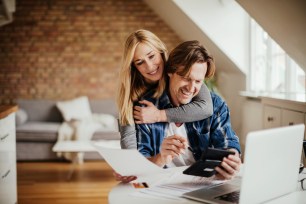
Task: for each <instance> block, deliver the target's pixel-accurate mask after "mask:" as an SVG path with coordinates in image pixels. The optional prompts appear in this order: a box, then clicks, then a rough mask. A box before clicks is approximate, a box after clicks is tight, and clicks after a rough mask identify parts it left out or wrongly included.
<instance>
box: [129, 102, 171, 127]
mask: <svg viewBox="0 0 306 204" xmlns="http://www.w3.org/2000/svg"><path fill="white" fill-rule="evenodd" d="M139 103H141V104H144V105H145V107H140V106H135V107H134V111H133V114H134V120H135V123H136V124H142V123H156V122H165V121H167V116H166V112H165V111H164V110H159V109H157V108H156V107H155V106H154V104H153V103H151V102H150V101H147V100H143V101H139Z"/></svg>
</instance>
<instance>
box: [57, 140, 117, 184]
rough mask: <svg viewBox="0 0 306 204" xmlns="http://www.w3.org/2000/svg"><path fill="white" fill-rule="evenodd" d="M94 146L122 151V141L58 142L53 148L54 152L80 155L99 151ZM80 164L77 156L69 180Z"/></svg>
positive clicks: (74, 158)
mask: <svg viewBox="0 0 306 204" xmlns="http://www.w3.org/2000/svg"><path fill="white" fill-rule="evenodd" d="M94 145H98V146H103V147H106V148H118V149H120V140H97V141H84V140H76V141H59V142H56V143H55V145H54V146H53V148H52V151H53V152H69V153H79V152H83V153H84V152H96V151H97V149H96V148H95V147H94ZM77 163H78V158H77V156H76V155H75V156H74V157H73V158H72V166H71V168H70V171H69V173H68V176H67V180H70V179H71V176H72V174H73V172H74V169H75V167H76V165H77Z"/></svg>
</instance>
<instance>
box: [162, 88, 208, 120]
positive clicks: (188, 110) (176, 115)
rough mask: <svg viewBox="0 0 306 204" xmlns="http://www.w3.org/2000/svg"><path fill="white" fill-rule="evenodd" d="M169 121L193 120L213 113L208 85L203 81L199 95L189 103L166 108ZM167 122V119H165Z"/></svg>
mask: <svg viewBox="0 0 306 204" xmlns="http://www.w3.org/2000/svg"><path fill="white" fill-rule="evenodd" d="M165 111H166V115H167V118H168V120H167V121H168V122H174V123H176V122H192V121H198V120H203V119H205V118H208V117H210V116H211V115H212V114H213V103H212V100H211V96H210V92H209V90H208V88H207V86H206V85H205V84H204V83H203V85H202V87H201V89H200V91H199V93H198V95H196V96H195V97H194V98H193V99H192V101H191V102H190V103H188V104H185V105H182V106H179V107H176V108H169V109H165ZM163 122H165V121H163Z"/></svg>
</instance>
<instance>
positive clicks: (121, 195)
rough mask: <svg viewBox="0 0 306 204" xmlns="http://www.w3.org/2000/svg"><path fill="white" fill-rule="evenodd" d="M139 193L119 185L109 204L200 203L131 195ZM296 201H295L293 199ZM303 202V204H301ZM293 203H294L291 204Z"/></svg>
mask: <svg viewBox="0 0 306 204" xmlns="http://www.w3.org/2000/svg"><path fill="white" fill-rule="evenodd" d="M303 173H304V174H300V176H299V179H302V178H305V177H306V168H304V171H303ZM297 188H298V189H297V191H298V195H294V196H297V198H296V200H298V201H296V202H295V203H298V204H300V203H303V204H304V203H305V201H306V191H301V187H300V183H298V187H297ZM135 192H137V189H135V188H134V187H133V186H132V185H131V184H129V183H127V184H124V183H119V184H118V185H117V186H115V187H114V188H112V190H111V191H110V193H109V195H108V202H109V204H121V203H126V204H129V203H132V204H143V203H145V204H156V203H158V204H178V203H180V204H181V203H182V204H186V203H190V204H199V202H196V201H193V200H189V199H183V200H182V201H177V200H173V201H171V200H162V199H158V198H156V199H155V198H146V197H136V196H133V195H131V194H132V193H135ZM288 200H289V201H292V198H290V196H289V197H283V198H280V199H276V200H273V201H271V202H270V203H269V204H288ZM293 200H294V199H293ZM301 201H302V202H301ZM289 203H292V202H289Z"/></svg>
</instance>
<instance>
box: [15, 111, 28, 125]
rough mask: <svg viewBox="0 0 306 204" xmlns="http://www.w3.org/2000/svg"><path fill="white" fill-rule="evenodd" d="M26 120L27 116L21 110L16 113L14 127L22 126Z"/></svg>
mask: <svg viewBox="0 0 306 204" xmlns="http://www.w3.org/2000/svg"><path fill="white" fill-rule="evenodd" d="M27 120H28V114H27V112H26V111H25V110H23V109H22V108H19V110H18V111H17V112H16V126H19V125H22V124H24V123H25V122H26V121H27Z"/></svg>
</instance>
